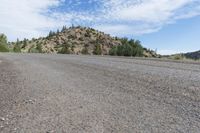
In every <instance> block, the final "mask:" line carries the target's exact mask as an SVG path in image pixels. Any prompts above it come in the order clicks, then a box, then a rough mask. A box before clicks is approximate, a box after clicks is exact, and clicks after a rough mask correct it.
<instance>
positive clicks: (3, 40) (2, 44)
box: [0, 34, 9, 52]
mask: <svg viewBox="0 0 200 133" xmlns="http://www.w3.org/2000/svg"><path fill="white" fill-rule="evenodd" d="M0 52H9V49H8V46H7V37H6V36H5V35H4V34H0Z"/></svg>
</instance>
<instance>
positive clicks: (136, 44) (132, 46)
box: [109, 38, 144, 57]
mask: <svg viewBox="0 0 200 133" xmlns="http://www.w3.org/2000/svg"><path fill="white" fill-rule="evenodd" d="M119 40H120V41H121V43H122V45H118V46H113V47H112V48H111V49H110V51H109V54H110V55H113V56H138V57H140V56H143V51H144V48H143V47H142V45H141V42H140V41H139V40H134V39H131V40H128V39H127V38H122V39H119Z"/></svg>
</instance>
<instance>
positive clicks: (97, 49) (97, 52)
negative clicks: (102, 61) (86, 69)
mask: <svg viewBox="0 0 200 133" xmlns="http://www.w3.org/2000/svg"><path fill="white" fill-rule="evenodd" d="M93 54H95V55H101V54H102V49H101V45H100V44H96V45H95V47H94V51H93Z"/></svg>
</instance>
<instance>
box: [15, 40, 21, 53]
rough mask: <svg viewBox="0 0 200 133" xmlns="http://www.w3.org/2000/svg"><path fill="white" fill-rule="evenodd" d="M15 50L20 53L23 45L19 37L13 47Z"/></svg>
mask: <svg viewBox="0 0 200 133" xmlns="http://www.w3.org/2000/svg"><path fill="white" fill-rule="evenodd" d="M13 51H14V52H16V53H20V52H21V46H20V42H19V39H17V42H16V44H15V46H14V48H13Z"/></svg>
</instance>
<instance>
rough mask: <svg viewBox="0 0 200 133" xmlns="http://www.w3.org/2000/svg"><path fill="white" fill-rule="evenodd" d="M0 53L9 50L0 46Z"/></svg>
mask: <svg viewBox="0 0 200 133" xmlns="http://www.w3.org/2000/svg"><path fill="white" fill-rule="evenodd" d="M0 52H9V49H8V48H7V47H6V46H5V45H1V44H0Z"/></svg>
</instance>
